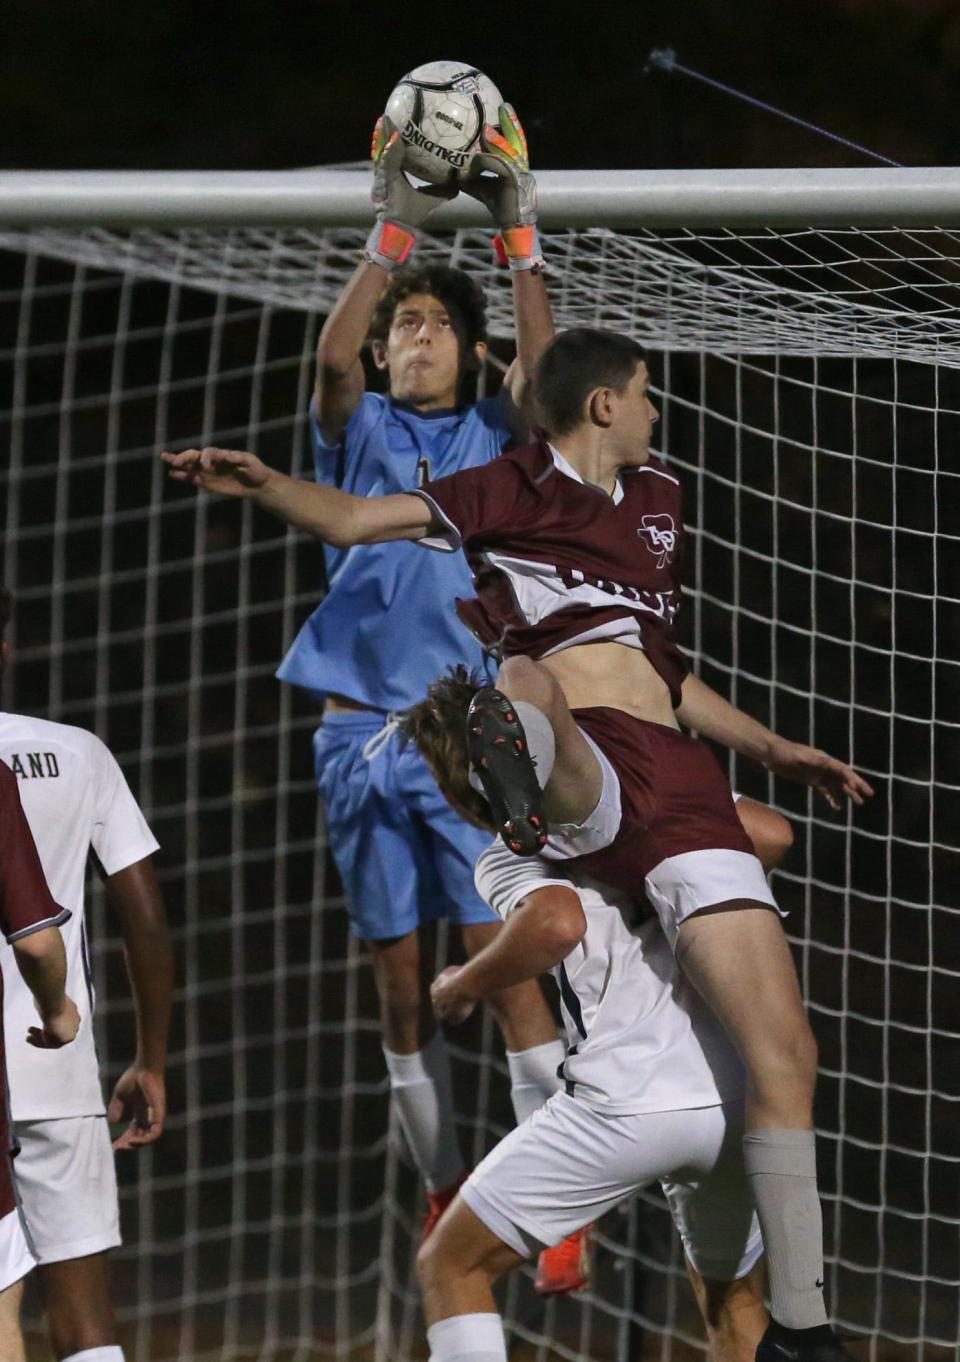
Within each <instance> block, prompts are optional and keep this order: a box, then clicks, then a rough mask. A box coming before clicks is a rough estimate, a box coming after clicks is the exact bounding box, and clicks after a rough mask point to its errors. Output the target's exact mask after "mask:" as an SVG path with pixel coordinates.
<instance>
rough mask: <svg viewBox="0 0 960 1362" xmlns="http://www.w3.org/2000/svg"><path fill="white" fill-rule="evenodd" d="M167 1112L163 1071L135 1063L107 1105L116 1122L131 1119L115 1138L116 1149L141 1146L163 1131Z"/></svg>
mask: <svg viewBox="0 0 960 1362" xmlns="http://www.w3.org/2000/svg"><path fill="white" fill-rule="evenodd" d="M166 1116H167V1085H166V1082H165V1080H164V1077H163V1074H162V1073H157V1072H156V1071H155V1070H154V1069H144V1068H142V1067H141V1066H140V1065H138V1064H131V1065H130V1068H129V1069H127V1070H126V1072H125V1073H123V1074H121V1075H120V1077H119V1078H118V1079H117V1085H116V1087H115V1088H114V1090H113V1096H112V1097H111V1098H110V1105H109V1106H108V1107H107V1120H108V1121H110V1122H111V1123H112V1124H116V1123H117V1122H118V1121H127V1120H129V1122H130V1124H129V1126H128V1127H127V1129H126V1130H125V1131H124V1132H123V1134H122V1135H120V1136H119V1137H118V1138H117V1139H116V1140H114V1142H113V1147H114V1149H139V1148H140V1146H141V1145H144V1144H153V1142H154V1140H159V1138H160V1136H161V1135H162V1134H163V1123H164V1121H165V1120H166Z"/></svg>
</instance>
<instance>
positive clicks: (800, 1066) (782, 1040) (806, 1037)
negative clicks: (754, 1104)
mask: <svg viewBox="0 0 960 1362" xmlns="http://www.w3.org/2000/svg"><path fill="white" fill-rule="evenodd" d="M817 1059H818V1053H817V1042H816V1038H815V1036H814V1034H813V1031H812V1030H811V1029H810V1023H809V1022H808V1021H807V1019H806V1016H805V1015H802V1014H801V1016H800V1017H798V1019H797V1022H796V1024H795V1025H794V1026H793V1027H791V1028H784V1030H783V1031H782V1032H781V1033H780V1034H779V1035H777V1036H774V1037H771V1038H770V1039H769V1043H768V1045H767V1047H766V1049H765V1053H764V1058H763V1062H762V1064H761V1065H760V1066H758V1067H759V1069H760V1072H758V1073H757V1072H755V1075H754V1076H755V1077H756V1078H758V1079H760V1081H761V1084H762V1085H763V1086H764V1087H765V1088H770V1089H771V1090H772V1091H779V1092H781V1093H783V1094H786V1093H787V1092H791V1093H793V1094H802V1095H804V1096H807V1097H809V1098H810V1100H812V1098H813V1090H814V1088H815V1086H816V1081H817Z"/></svg>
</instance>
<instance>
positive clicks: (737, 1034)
mask: <svg viewBox="0 0 960 1362" xmlns="http://www.w3.org/2000/svg"><path fill="white" fill-rule="evenodd" d="M718 908H719V911H711V910H710V909H705V910H703V911H701V912H700V913H697V914H695V915H694V916H693V917H691V918H688V919H687V920H686V922H684V923H683V924H682V925H681V927H680V933H679V939H678V943H677V959H678V961H679V963H680V965H681V968H682V969H683V970H684V973H685V974H686V975H687V977H688V978H689V979H690V980H691V982H692V983H693V984H694V986H695V987H696V988H697V990H698V991H699V992H700V994H701V995H702V996H703V998H704V999H705V1001H706V1002H707V1004H708V1005H709V1006H710V1008H711V1009H712V1010H713V1012H714V1013H715V1015H716V1016H717V1017H718V1018H719V1020H720V1021H721V1022H722V1023H723V1025H724V1027H725V1029H726V1031H727V1033H728V1035H729V1036H730V1038H731V1039H732V1040H733V1042H734V1044H735V1045H736V1046H737V1048H738V1050H739V1051H740V1054H741V1056H742V1058H743V1061H744V1064H745V1066H746V1069H747V1093H746V1123H745V1124H746V1134H745V1136H744V1162H745V1164H746V1168H747V1173H748V1175H749V1177H750V1181H751V1185H752V1187H753V1191H754V1197H755V1199H756V1203H757V1213H758V1215H759V1217H760V1224H761V1228H762V1230H763V1238H764V1244H765V1247H766V1250H767V1264H768V1271H769V1274H770V1295H771V1302H772V1305H771V1309H772V1314H773V1316H774V1318H775V1319H776V1320H777V1321H778V1324H779V1325H783V1326H785V1327H786V1328H787V1329H789V1330H791V1331H798V1333H807V1335H808V1336H807V1339H806V1340H803V1339H796V1336H795V1335H792V1336H791V1341H793V1340H794V1339H796V1341H806V1342H808V1343H809V1344H810V1345H811V1347H814V1348H816V1347H818V1346H819V1345H820V1342H821V1340H820V1337H819V1335H820V1333H821V1331H824V1338H823V1344H824V1346H825V1347H826V1348H827V1349H828V1350H829V1349H834V1351H828V1352H826V1353H824V1354H823V1357H824V1362H826V1359H827V1358H828V1357H834V1356H836V1357H842V1356H845V1354H844V1353H843V1351H842V1349H840V1347H839V1344H836V1345H834V1342H833V1335H832V1334H830V1332H829V1330H828V1327H827V1315H826V1307H825V1304H824V1299H823V1226H822V1212H821V1208H820V1201H819V1196H818V1192H817V1170H816V1151H815V1143H814V1135H813V1092H814V1086H815V1083H816V1072H817V1046H816V1041H815V1040H814V1037H813V1033H812V1031H811V1030H810V1024H809V1022H808V1020H807V1016H806V1012H805V1010H804V1007H803V1000H802V998H801V996H800V986H799V982H798V980H797V974H796V969H795V968H794V964H793V957H792V955H791V954H790V947H789V945H788V944H787V939H786V936H785V935H784V932H783V927H782V925H781V923H780V919H779V918H778V917H777V915H776V914H775V913H774V912H772V911H771V910H770V909H769V908H768V907H766V906H761V905H759V904H752V903H751V902H750V901H748V900H743V901H735V902H732V903H727V904H723V905H718ZM772 1327H773V1326H772ZM808 1331H809V1332H808ZM828 1335H829V1337H828ZM804 1355H806V1354H804ZM798 1356H799V1354H798Z"/></svg>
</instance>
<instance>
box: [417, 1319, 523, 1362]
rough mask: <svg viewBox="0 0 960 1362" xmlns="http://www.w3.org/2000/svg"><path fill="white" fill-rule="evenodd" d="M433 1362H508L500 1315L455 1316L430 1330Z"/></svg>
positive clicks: (431, 1326)
mask: <svg viewBox="0 0 960 1362" xmlns="http://www.w3.org/2000/svg"><path fill="white" fill-rule="evenodd" d="M427 1342H428V1343H429V1344H430V1362H507V1345H506V1342H505V1341H504V1337H503V1321H502V1320H501V1318H500V1316H499V1315H452V1316H451V1317H450V1319H442V1320H440V1321H439V1323H438V1324H431V1325H430V1328H429V1329H428V1330H427Z"/></svg>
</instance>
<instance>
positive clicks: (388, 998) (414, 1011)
mask: <svg viewBox="0 0 960 1362" xmlns="http://www.w3.org/2000/svg"><path fill="white" fill-rule="evenodd" d="M380 1018H381V1021H382V1023H383V1040H384V1044H385V1045H386V1047H387V1049H388V1050H393V1051H395V1052H396V1053H397V1054H412V1053H413V1052H414V1050H419V1049H420V1048H421V1047H422V1045H423V1044H425V1043H426V1041H427V1040H428V1039H429V1035H428V1034H426V1032H425V1022H426V1018H425V1016H424V1011H423V1008H422V1007H421V1005H420V995H419V989H418V987H417V986H416V985H414V986H413V988H412V990H411V992H405V991H404V990H403V989H402V988H393V987H391V988H382V989H381V990H380ZM430 1031H431V1033H432V1027H430Z"/></svg>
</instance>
